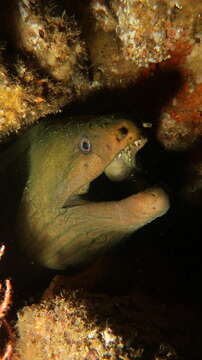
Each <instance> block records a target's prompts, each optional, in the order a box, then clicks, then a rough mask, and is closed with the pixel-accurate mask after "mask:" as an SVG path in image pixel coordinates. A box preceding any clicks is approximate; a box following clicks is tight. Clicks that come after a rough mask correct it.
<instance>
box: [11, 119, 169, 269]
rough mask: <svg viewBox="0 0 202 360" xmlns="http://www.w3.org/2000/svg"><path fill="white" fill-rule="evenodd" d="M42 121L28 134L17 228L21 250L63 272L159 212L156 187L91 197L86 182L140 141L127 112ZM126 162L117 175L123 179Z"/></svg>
mask: <svg viewBox="0 0 202 360" xmlns="http://www.w3.org/2000/svg"><path fill="white" fill-rule="evenodd" d="M74 120H75V123H73V122H72V123H71V122H65V123H63V124H61V122H59V121H54V122H53V121H51V120H50V121H49V122H41V124H39V125H37V126H35V127H34V128H33V129H31V130H30V131H29V132H28V134H27V135H26V140H27V142H28V144H27V146H28V150H27V159H28V160H27V161H28V176H27V179H26V182H25V187H24V191H23V194H22V198H21V201H20V207H19V210H18V217H17V223H18V225H17V228H18V233H19V238H20V244H21V246H22V248H24V250H25V252H26V253H27V254H28V255H29V256H30V257H31V258H32V259H33V260H34V261H36V262H38V263H40V264H41V265H43V266H46V267H50V268H55V269H65V268H66V267H74V266H77V265H81V264H84V263H87V262H89V261H91V260H92V259H93V258H94V257H95V256H98V255H99V254H100V253H102V252H103V251H104V250H106V249H108V248H109V247H111V246H112V245H113V244H116V243H117V241H119V240H120V239H121V238H123V237H124V236H126V235H127V234H130V233H132V232H133V231H135V230H137V229H138V228H140V227H142V226H144V225H145V224H147V223H148V222H151V221H152V220H154V219H155V218H156V217H158V216H161V215H163V214H164V213H165V212H166V211H167V210H168V207H169V202H168V198H167V195H166V194H165V193H164V191H163V190H162V189H160V188H156V189H149V190H146V191H144V192H141V193H138V194H132V195H130V196H128V197H127V198H124V199H122V200H118V201H100V202H95V201H92V200H91V201H89V199H88V189H89V187H90V185H91V182H92V181H93V180H95V179H96V178H98V177H99V176H100V175H101V174H103V172H105V173H106V175H107V173H108V172H107V170H108V168H110V169H111V172H112V173H113V166H112V164H113V163H116V162H117V161H118V162H119V161H120V159H122V160H123V162H125V168H126V172H125V176H126V177H127V176H128V171H127V166H128V165H127V164H128V163H127V161H126V160H125V159H126V154H127V153H128V156H132V157H134V156H135V154H136V152H137V151H138V150H139V149H140V148H141V147H142V146H143V145H144V144H145V138H143V137H142V136H141V134H140V131H139V129H138V128H137V127H136V125H134V124H133V122H132V121H130V120H128V119H127V117H126V116H124V115H123V116H98V117H97V118H95V117H94V118H88V117H83V118H76V119H74ZM124 171H125V170H124V167H121V168H120V169H119V168H118V171H117V168H116V175H115V177H116V176H117V177H119V176H121V179H123V177H124Z"/></svg>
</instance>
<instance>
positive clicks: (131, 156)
mask: <svg viewBox="0 0 202 360" xmlns="http://www.w3.org/2000/svg"><path fill="white" fill-rule="evenodd" d="M146 142H147V139H146V138H144V137H141V138H139V139H138V140H135V141H134V142H132V143H131V144H129V145H127V146H126V147H125V148H124V149H122V150H121V151H119V152H118V153H117V154H116V155H115V156H114V158H113V160H112V161H111V162H110V163H109V164H108V165H107V166H106V167H105V168H104V169H103V172H102V173H104V174H105V175H106V176H107V177H108V178H109V179H110V180H111V181H116V182H118V181H122V180H125V179H126V178H127V177H128V175H129V174H130V173H131V171H132V170H133V169H134V167H135V155H136V153H137V152H138V151H139V150H140V149H141V148H142V147H143V146H144V145H145V144H146ZM100 175H101V174H100ZM93 180H95V179H93ZM93 180H92V181H93ZM90 184H91V183H90V182H89V183H86V184H85V185H83V186H81V187H80V188H79V189H78V191H77V192H76V193H75V194H74V195H73V196H71V197H70V198H69V199H68V200H67V201H66V202H65V204H64V206H63V207H65V208H66V207H68V208H70V207H75V206H80V205H85V203H86V202H87V200H84V198H83V196H84V195H86V194H87V193H88V191H89V188H90Z"/></svg>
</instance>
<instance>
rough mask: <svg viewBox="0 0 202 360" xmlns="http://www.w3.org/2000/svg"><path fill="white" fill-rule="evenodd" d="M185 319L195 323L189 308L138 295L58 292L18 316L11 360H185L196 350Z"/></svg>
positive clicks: (77, 291) (28, 307) (27, 307)
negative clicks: (185, 324)
mask: <svg viewBox="0 0 202 360" xmlns="http://www.w3.org/2000/svg"><path fill="white" fill-rule="evenodd" d="M185 319H186V321H188V322H190V324H193V323H194V314H192V313H191V312H190V311H189V310H188V308H187V307H186V306H185V305H182V304H180V305H171V304H170V305H169V306H168V305H166V304H159V303H158V302H156V301H154V299H152V298H151V297H149V296H145V295H143V294H141V293H138V292H137V293H135V294H133V295H131V296H108V295H104V294H92V293H86V292H85V291H82V290H75V291H69V290H64V289H63V290H62V289H60V291H59V293H54V292H52V293H51V292H50V293H49V295H48V296H46V298H45V299H43V300H42V301H41V302H39V303H38V304H33V305H31V306H25V307H24V308H23V309H22V310H20V312H19V313H18V321H17V324H16V329H17V335H18V337H17V339H16V346H15V353H14V355H13V360H25V359H31V358H33V359H34V360H53V359H55V358H57V359H58V360H64V359H67V360H81V359H85V360H92V359H93V360H95V359H96V360H97V359H99V360H102V359H103V360H104V359H108V358H110V359H111V360H117V359H124V360H129V359H136V358H138V359H141V360H144V359H156V360H157V359H169V358H171V359H173V360H176V359H177V358H178V354H179V355H180V358H182V359H184V358H186V356H187V354H191V353H192V349H194V341H193V342H192V343H191V341H190V334H189V333H188V331H187V329H186V327H184V326H183V324H184V321H185ZM173 329H175V331H173ZM193 336H194V335H193ZM198 339H199V335H198ZM193 358H194V359H196V357H195V354H193Z"/></svg>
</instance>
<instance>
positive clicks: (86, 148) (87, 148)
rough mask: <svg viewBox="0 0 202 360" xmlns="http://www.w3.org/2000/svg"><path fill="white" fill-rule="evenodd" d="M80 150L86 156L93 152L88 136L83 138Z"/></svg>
mask: <svg viewBox="0 0 202 360" xmlns="http://www.w3.org/2000/svg"><path fill="white" fill-rule="evenodd" d="M79 148H80V150H81V151H82V153H84V154H89V153H90V152H91V150H92V144H91V142H90V140H89V139H88V137H87V136H83V137H82V139H81V141H80V144H79Z"/></svg>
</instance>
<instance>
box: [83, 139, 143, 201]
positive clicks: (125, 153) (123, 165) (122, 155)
mask: <svg viewBox="0 0 202 360" xmlns="http://www.w3.org/2000/svg"><path fill="white" fill-rule="evenodd" d="M146 142H147V139H146V138H143V137H142V138H140V139H138V140H135V141H134V142H133V143H131V144H129V145H127V146H126V147H125V148H124V149H123V150H121V151H120V152H119V153H118V154H116V155H115V157H114V158H113V160H112V161H111V162H110V164H108V165H107V166H106V168H105V169H103V173H102V174H101V175H100V176H99V177H98V178H96V179H94V180H93V181H92V182H91V183H88V184H86V185H85V186H82V188H80V190H79V193H78V195H79V197H80V198H81V197H82V198H83V199H86V200H87V199H88V200H96V201H99V200H100V201H102V200H104V199H108V200H115V199H116V195H115V193H116V192H117V193H119V194H117V196H118V198H119V199H120V197H121V195H123V193H125V191H124V189H123V191H121V192H120V185H121V183H122V182H124V181H127V180H130V175H131V174H132V173H133V172H134V170H135V167H136V154H137V152H138V151H139V150H140V149H141V148H142V147H143V146H144V145H145V143H146ZM127 183H128V184H129V183H130V181H127ZM128 184H127V187H128ZM96 188H97V191H96ZM128 190H129V189H128ZM132 192H133V193H134V190H133V191H128V194H131V193H132ZM96 193H97V194H96ZM121 193H122V194H121Z"/></svg>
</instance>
